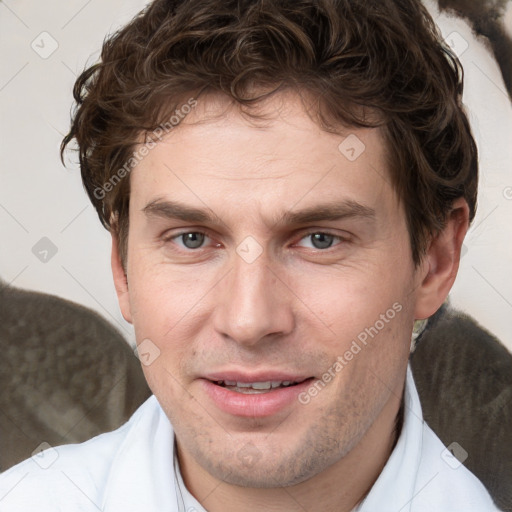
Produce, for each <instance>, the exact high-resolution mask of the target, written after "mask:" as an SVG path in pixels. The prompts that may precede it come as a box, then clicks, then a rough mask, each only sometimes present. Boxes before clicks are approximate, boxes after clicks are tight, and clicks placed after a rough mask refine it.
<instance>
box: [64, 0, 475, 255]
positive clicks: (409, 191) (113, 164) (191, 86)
mask: <svg viewBox="0 0 512 512" xmlns="http://www.w3.org/2000/svg"><path fill="white" fill-rule="evenodd" d="M283 88H294V89H295V90H297V91H302V92H306V93H307V94H308V96H309V97H311V98H315V111H316V112H315V119H317V121H318V123H319V124H320V125H321V126H322V128H324V129H325V130H328V131H332V132H336V130H337V128H338V129H339V128H340V127H379V128H380V129H381V130H382V133H383V134H384V137H385V140H386V144H387V150H388V155H389V158H388V162H387V166H388V167H389V174H390V177H391V180H392V183H393V185H394V187H395V189H396V191H397V195H398V197H399V199H400V201H402V202H403V204H404V207H405V214H406V219H407V225H408V230H409V234H410V241H411V250H412V257H413V261H414V262H415V263H416V264H418V263H419V262H420V261H421V258H422V255H423V254H424V252H425V250H426V248H427V246H428V241H429V239H430V237H431V236H434V235H435V233H437V232H438V231H439V230H440V229H442V227H443V225H444V222H445V220H446V218H447V215H448V213H449V212H450V210H451V208H452V203H453V200H454V199H456V198H458V197H464V198H465V199H466V200H467V202H468V204H469V209H470V220H472V219H473V217H474V214H475V208H476V195H477V182H478V164H477V148H476V144H475V142H474V139H473V137H472V134H471V130H470V126H469V122H468V119H467V117H466V115H465V113H464V108H463V105H462V90H463V71H462V67H461V65H460V63H459V61H458V59H457V58H456V56H454V55H453V54H452V53H451V52H450V50H449V48H448V47H447V45H445V44H444V43H443V40H442V38H441V36H440V34H439V32H438V29H437V28H436V26H435V24H434V22H433V20H432V18H431V17H430V15H429V14H428V12H427V11H426V9H425V8H424V7H423V5H422V4H421V3H420V1H418V0H155V1H153V2H152V3H151V4H150V5H149V6H148V7H147V8H146V9H145V10H143V11H142V12H141V13H140V14H139V15H138V16H136V17H135V18H134V19H133V20H132V21H131V22H130V23H129V24H128V25H126V26H125V27H123V28H122V29H121V30H119V31H118V32H117V33H115V34H113V35H112V36H111V37H110V38H108V39H107V40H106V41H105V42H104V44H103V49H102V53H101V58H100V61H99V63H97V64H94V65H93V66H91V67H90V68H88V69H86V70H85V71H84V72H83V73H82V74H81V75H80V76H79V78H78V79H77V81H76V83H75V87H74V98H75V101H76V104H77V105H76V109H75V111H74V115H73V119H72V124H71V129H70V132H69V133H68V135H67V136H66V137H65V138H64V140H63V142H62V146H61V156H62V154H63V152H64V150H65V148H66V146H67V145H68V144H69V142H70V141H71V140H73V139H76V142H77V144H78V151H79V160H80V167H81V174H82V179H83V183H84V186H85V189H86V191H87V193H88V195H89V198H90V199H91V201H92V203H93V205H94V207H95V208H96V210H97V213H98V215H99V218H100V220H101V222H102V224H103V225H104V226H105V227H106V228H107V229H110V230H114V232H116V233H117V234H118V236H119V246H120V247H119V248H120V253H121V259H122V261H123V264H125V263H126V250H127V236H128V225H129V223H128V206H129V199H130V180H129V179H122V180H120V182H119V183H115V186H110V187H108V193H105V190H106V188H103V187H104V184H106V183H112V181H109V180H112V178H113V177H115V175H116V173H118V174H117V176H119V171H120V170H121V169H126V162H128V161H129V160H130V158H132V157H133V151H134V148H135V147H136V145H137V144H138V143H140V141H141V137H148V134H151V131H152V130H155V129H156V128H157V127H158V126H159V125H160V124H161V123H162V122H163V121H164V120H166V119H169V116H170V115H172V113H173V112H175V111H176V108H177V107H178V106H179V105H180V104H182V103H183V102H184V101H185V102H186V98H187V97H190V96H191V95H195V97H199V96H200V95H201V94H202V93H203V92H204V91H208V92H215V93H222V94H225V95H227V96H228V97H230V98H231V99H232V100H234V101H235V102H237V104H238V105H239V107H240V108H241V109H242V110H243V111H244V112H250V111H251V107H253V106H254V105H256V104H257V103H258V101H259V100H261V99H262V98H263V97H268V96H269V95H272V94H274V93H276V92H277V91H280V90H282V89H283ZM254 115H256V114H254ZM125 174H127V173H126V172H124V173H122V175H125ZM98 190H102V191H103V193H101V194H98Z"/></svg>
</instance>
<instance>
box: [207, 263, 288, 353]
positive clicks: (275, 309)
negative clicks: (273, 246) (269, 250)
mask: <svg viewBox="0 0 512 512" xmlns="http://www.w3.org/2000/svg"><path fill="white" fill-rule="evenodd" d="M234 260H235V261H234V266H233V268H232V269H231V271H230V272H229V273H228V275H227V276H226V278H225V280H223V283H222V285H221V287H220V288H219V294H220V296H218V297H217V305H216V308H215V313H214V326H215V329H216V330H217V332H219V333H220V334H221V335H223V336H225V337H228V338H230V339H232V340H234V341H235V342H236V343H238V344H240V345H244V346H247V347H251V346H254V345H256V344H258V343H259V342H260V341H263V340H266V341H269V340H270V339H271V338H275V337H276V336H279V335H281V336H282V335H286V334H289V333H290V332H292V331H293V328H294V315H293V309H292V306H293V304H292V296H291V294H290V292H289V291H288V289H287V288H286V286H285V284H284V283H283V282H281V280H280V278H279V276H278V270H277V269H273V268H272V266H271V262H269V261H268V259H267V258H266V257H265V256H263V255H262V256H260V257H259V258H258V259H257V260H256V261H253V262H251V263H248V262H247V261H244V259H243V258H241V257H239V256H238V255H235V256H234Z"/></svg>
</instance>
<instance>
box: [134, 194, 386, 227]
mask: <svg viewBox="0 0 512 512" xmlns="http://www.w3.org/2000/svg"><path fill="white" fill-rule="evenodd" d="M142 211H143V212H144V214H145V215H146V216H147V217H158V218H163V219H169V220H172V219H179V220H182V221H184V222H198V223H211V224H215V223H217V224H225V223H224V222H223V221H222V219H221V218H220V217H219V216H218V215H216V214H215V212H213V211H212V210H211V209H209V208H207V209H204V210H202V209H199V208H194V207H191V206H188V205H185V204H183V203H180V202H177V201H168V200H163V199H155V200H154V201H151V202H150V203H148V204H147V205H146V206H145V207H144V208H143V209H142ZM375 216H376V214H375V210H374V209H373V208H370V207H369V206H365V205H362V204H360V203H358V202H356V201H353V200H343V201H340V202H330V203H327V204H322V205H318V206H311V207H309V208H305V209H303V210H298V211H292V210H290V211H286V212H284V213H282V214H281V215H279V216H278V217H277V218H276V219H275V221H274V225H296V224H309V223H313V222H319V221H336V220H342V219H345V218H363V219H370V220H372V219H374V218H375Z"/></svg>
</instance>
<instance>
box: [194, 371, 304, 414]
mask: <svg viewBox="0 0 512 512" xmlns="http://www.w3.org/2000/svg"><path fill="white" fill-rule="evenodd" d="M311 381H312V379H307V380H305V381H304V382H301V383H300V384H296V385H295V386H289V387H286V388H276V389H273V390H272V391H268V392H266V393H257V394H245V393H238V392H236V391H231V390H230V389H227V388H224V387H222V386H219V385H217V384H214V383H213V382H211V381H209V380H206V379H201V382H202V384H203V386H204V390H205V392H206V394H207V395H208V396H209V397H210V398H211V399H212V401H213V402H214V403H215V405H217V407H218V408H219V409H221V410H222V411H224V412H227V413H228V414H232V415H234V416H242V417H247V418H249V417H251V418H254V417H259V418H261V417H265V416H272V415H273V414H276V413H278V412H279V411H281V410H283V409H284V408H285V407H287V406H289V405H291V404H293V403H294V402H298V395H299V394H300V393H301V392H303V391H304V390H306V389H307V388H308V387H309V386H310V384H311Z"/></svg>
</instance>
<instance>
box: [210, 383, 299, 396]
mask: <svg viewBox="0 0 512 512" xmlns="http://www.w3.org/2000/svg"><path fill="white" fill-rule="evenodd" d="M300 382H303V381H300ZM300 382H297V381H289V380H284V381H265V382H236V381H230V380H219V381H217V382H215V384H217V385H218V386H222V387H223V388H226V389H229V390H230V391H235V392H236V393H244V394H249V395H250V394H261V393H269V392H271V391H272V390H274V389H278V388H288V387H290V386H296V385H297V384H300Z"/></svg>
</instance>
